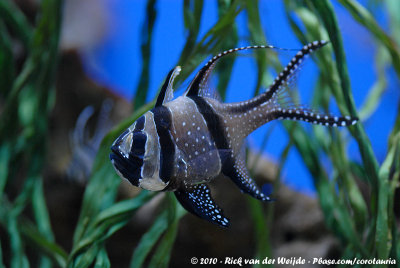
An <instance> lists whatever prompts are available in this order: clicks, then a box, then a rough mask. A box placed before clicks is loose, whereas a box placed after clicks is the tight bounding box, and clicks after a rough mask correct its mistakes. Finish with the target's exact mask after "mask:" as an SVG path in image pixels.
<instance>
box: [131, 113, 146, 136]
mask: <svg viewBox="0 0 400 268" xmlns="http://www.w3.org/2000/svg"><path fill="white" fill-rule="evenodd" d="M144 123H145V117H144V115H142V116H141V117H139V118H138V120H136V124H135V129H134V130H133V131H134V132H137V131H141V130H143V128H144Z"/></svg>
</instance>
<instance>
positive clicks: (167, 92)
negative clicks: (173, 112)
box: [155, 66, 181, 107]
mask: <svg viewBox="0 0 400 268" xmlns="http://www.w3.org/2000/svg"><path fill="white" fill-rule="evenodd" d="M180 72H181V67H180V66H176V67H175V68H174V69H172V70H171V71H170V72H169V73H168V75H167V78H165V82H164V84H163V86H162V88H161V90H160V93H159V94H158V97H157V101H156V105H155V107H158V106H161V105H163V104H164V103H166V102H169V101H170V100H172V99H173V98H174V89H173V88H172V85H173V83H174V79H175V77H177V76H178V75H179V73H180Z"/></svg>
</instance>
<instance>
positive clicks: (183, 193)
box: [175, 184, 229, 227]
mask: <svg viewBox="0 0 400 268" xmlns="http://www.w3.org/2000/svg"><path fill="white" fill-rule="evenodd" d="M175 196H176V198H177V199H178V201H179V202H180V203H181V205H182V206H183V207H184V208H185V209H186V210H188V211H189V212H191V213H193V214H194V215H196V216H198V217H200V218H202V219H205V220H207V221H209V222H212V223H214V224H217V225H219V226H222V227H228V226H229V220H228V219H227V218H225V217H224V215H223V212H222V209H221V208H219V207H218V206H217V204H216V203H215V202H214V200H213V198H212V197H211V192H210V189H209V188H208V186H207V185H206V184H196V185H193V186H191V187H190V188H187V189H182V190H177V191H175Z"/></svg>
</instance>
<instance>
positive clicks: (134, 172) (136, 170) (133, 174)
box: [109, 145, 143, 186]
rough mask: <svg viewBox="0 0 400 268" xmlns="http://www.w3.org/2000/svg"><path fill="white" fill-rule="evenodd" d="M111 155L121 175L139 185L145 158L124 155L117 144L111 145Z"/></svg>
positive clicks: (112, 161) (115, 167)
mask: <svg viewBox="0 0 400 268" xmlns="http://www.w3.org/2000/svg"><path fill="white" fill-rule="evenodd" d="M109 157H110V160H111V163H112V164H113V166H114V169H115V170H116V171H117V173H118V175H119V176H120V177H122V178H124V179H127V180H128V181H129V182H130V183H131V184H133V185H134V186H138V185H139V180H140V179H141V166H142V165H143V160H141V159H137V158H136V157H133V158H131V157H129V158H126V157H124V156H123V155H122V154H121V151H120V150H119V148H118V146H117V145H113V146H112V147H111V153H110V155H109Z"/></svg>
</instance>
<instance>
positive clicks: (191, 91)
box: [184, 45, 291, 96]
mask: <svg viewBox="0 0 400 268" xmlns="http://www.w3.org/2000/svg"><path fill="white" fill-rule="evenodd" d="M264 48H271V49H281V50H291V49H283V48H279V47H275V46H269V45H259V46H246V47H237V48H232V49H229V50H225V51H223V52H221V53H219V54H218V55H215V56H214V57H212V58H211V59H210V60H209V61H208V62H207V63H206V64H205V65H204V67H203V68H201V69H200V71H198V73H197V74H196V76H195V77H194V79H193V80H192V82H191V83H190V85H189V87H188V89H187V90H186V92H185V93H184V95H185V96H198V95H199V93H200V90H201V89H202V88H203V87H204V86H205V85H206V84H207V80H208V78H209V77H210V74H211V72H212V70H213V69H214V67H215V64H216V63H217V61H218V60H219V59H220V58H222V57H223V56H226V55H228V54H231V53H235V52H237V51H241V50H249V49H264Z"/></svg>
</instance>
